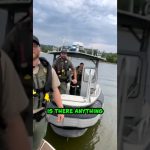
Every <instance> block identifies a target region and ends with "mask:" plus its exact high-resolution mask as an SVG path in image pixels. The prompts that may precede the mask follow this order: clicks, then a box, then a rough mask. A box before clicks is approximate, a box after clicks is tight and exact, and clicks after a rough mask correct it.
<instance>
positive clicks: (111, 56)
mask: <svg viewBox="0 0 150 150" xmlns="http://www.w3.org/2000/svg"><path fill="white" fill-rule="evenodd" d="M41 49H42V52H44V53H47V52H49V51H60V49H61V47H57V46H53V45H43V44H41ZM79 51H80V52H82V53H86V54H89V55H94V56H99V57H102V58H104V59H105V60H106V62H110V63H117V53H108V52H105V51H102V52H101V51H99V50H97V49H90V48H84V50H79Z"/></svg>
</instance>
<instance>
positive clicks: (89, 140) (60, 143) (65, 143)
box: [46, 121, 101, 150]
mask: <svg viewBox="0 0 150 150" xmlns="http://www.w3.org/2000/svg"><path fill="white" fill-rule="evenodd" d="M98 128H100V121H98V122H97V124H96V125H95V126H93V127H90V128H89V129H88V130H87V132H86V133H85V134H84V135H82V136H81V137H78V138H64V137H61V136H58V135H56V134H55V133H54V132H53V131H52V129H51V127H48V134H47V136H46V139H47V140H48V141H50V142H51V144H52V145H53V146H54V147H55V148H56V150H94V149H95V145H96V144H97V143H98V142H99V141H100V136H101V135H100V134H99V133H98V132H97V131H98V130H97V129H98Z"/></svg>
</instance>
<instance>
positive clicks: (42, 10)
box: [33, 0, 117, 52]
mask: <svg viewBox="0 0 150 150" xmlns="http://www.w3.org/2000/svg"><path fill="white" fill-rule="evenodd" d="M100 2H101V3H100ZM113 2H114V1H113ZM114 3H115V2H114ZM114 3H111V0H101V1H99V0H88V1H85V0H72V1H71V2H69V1H67V0H63V1H61V0H51V1H49V0H43V1H34V4H33V6H34V10H33V17H34V20H33V23H34V34H36V35H37V36H38V37H39V39H40V40H41V43H43V44H55V45H61V44H62V40H63V39H66V41H67V42H68V43H69V44H71V43H72V42H75V41H80V42H83V43H84V45H85V47H87V46H89V47H90V46H92V47H93V48H99V49H100V50H101V49H105V50H108V51H113V52H115V51H116V50H117V49H116V41H117V25H116V24H117V20H116V5H115V4H114Z"/></svg>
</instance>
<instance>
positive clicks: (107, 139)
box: [44, 54, 117, 150]
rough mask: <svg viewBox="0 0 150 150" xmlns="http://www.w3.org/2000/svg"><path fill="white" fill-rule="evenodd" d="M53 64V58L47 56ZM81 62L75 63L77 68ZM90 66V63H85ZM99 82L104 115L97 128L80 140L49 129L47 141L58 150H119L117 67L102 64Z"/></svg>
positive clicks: (89, 131) (91, 128)
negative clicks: (102, 95)
mask: <svg viewBox="0 0 150 150" xmlns="http://www.w3.org/2000/svg"><path fill="white" fill-rule="evenodd" d="M44 56H46V58H48V59H49V60H50V62H52V57H51V56H48V55H45V54H44ZM79 63H80V61H74V65H75V66H77V65H78V64H79ZM85 64H86V65H88V63H85ZM98 82H99V83H100V85H101V88H102V91H103V93H104V100H105V101H104V115H103V118H102V120H101V122H100V121H99V122H98V123H97V124H96V125H95V126H93V127H90V128H89V129H88V130H87V131H86V133H85V134H84V135H82V136H81V137H78V138H64V137H61V136H58V135H57V134H55V133H54V132H53V131H52V129H51V127H50V126H49V127H48V132H47V135H46V139H47V140H48V141H49V142H50V143H51V144H52V145H53V146H54V147H55V148H56V150H116V149H117V65H114V64H108V63H101V65H100V66H99V77H98Z"/></svg>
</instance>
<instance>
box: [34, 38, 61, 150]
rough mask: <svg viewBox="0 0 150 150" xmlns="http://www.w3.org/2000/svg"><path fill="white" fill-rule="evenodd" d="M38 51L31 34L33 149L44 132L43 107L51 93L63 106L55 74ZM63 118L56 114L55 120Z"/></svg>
mask: <svg viewBox="0 0 150 150" xmlns="http://www.w3.org/2000/svg"><path fill="white" fill-rule="evenodd" d="M40 51H41V49H40V43H39V40H38V38H37V37H35V36H33V114H34V115H33V150H36V149H37V148H38V147H39V146H40V143H41V141H42V139H43V138H44V136H45V134H46V130H47V120H46V117H45V108H46V105H47V103H48V102H49V101H50V95H51V93H53V98H54V101H55V103H56V104H57V106H58V107H59V108H63V105H62V101H61V96H60V92H59V89H58V87H59V86H60V82H59V79H58V77H57V74H56V72H55V70H54V69H53V68H51V66H50V64H49V63H48V61H47V60H46V59H45V58H40V57H39V56H40ZM63 119H64V115H62V114H58V118H57V121H58V122H61V121H63Z"/></svg>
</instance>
